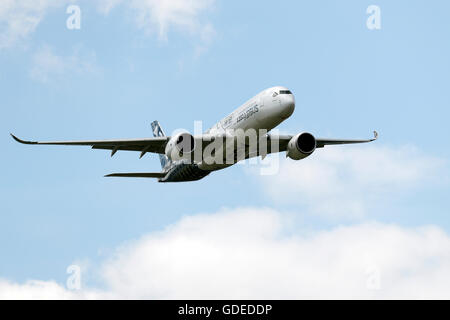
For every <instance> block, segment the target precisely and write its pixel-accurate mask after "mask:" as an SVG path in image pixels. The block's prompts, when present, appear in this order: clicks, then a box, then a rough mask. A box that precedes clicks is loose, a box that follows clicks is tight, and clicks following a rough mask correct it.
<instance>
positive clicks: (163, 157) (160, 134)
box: [152, 120, 170, 170]
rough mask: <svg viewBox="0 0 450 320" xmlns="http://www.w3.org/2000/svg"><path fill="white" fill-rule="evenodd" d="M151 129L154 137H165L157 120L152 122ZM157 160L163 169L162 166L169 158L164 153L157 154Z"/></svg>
mask: <svg viewBox="0 0 450 320" xmlns="http://www.w3.org/2000/svg"><path fill="white" fill-rule="evenodd" d="M152 131H153V136H154V137H165V136H166V135H165V134H164V131H163V129H162V128H161V126H160V125H159V121H158V120H155V121H153V122H152ZM159 161H161V168H162V169H163V170H164V167H165V166H166V165H167V164H168V163H169V161H170V160H169V158H167V156H166V155H165V154H159Z"/></svg>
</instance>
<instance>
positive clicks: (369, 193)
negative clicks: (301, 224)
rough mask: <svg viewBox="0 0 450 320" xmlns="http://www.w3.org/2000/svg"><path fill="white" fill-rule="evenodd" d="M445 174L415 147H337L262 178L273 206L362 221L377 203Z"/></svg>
mask: <svg viewBox="0 0 450 320" xmlns="http://www.w3.org/2000/svg"><path fill="white" fill-rule="evenodd" d="M444 169H445V168H444V161H443V160H442V159H439V158H436V157H434V156H431V155H427V154H426V153H424V152H421V151H420V150H418V149H417V148H415V147H413V146H401V147H398V148H395V147H386V146H357V147H351V146H347V147H345V148H343V147H339V146H335V147H325V148H324V149H318V150H316V152H315V153H314V154H313V155H312V156H310V157H309V158H306V159H304V160H301V161H293V160H290V159H287V160H282V161H281V163H280V168H279V171H278V172H277V174H276V175H271V176H261V177H260V179H262V180H263V184H262V185H264V188H263V189H264V191H265V192H267V193H268V194H269V195H270V196H271V197H272V198H273V199H275V200H277V201H280V202H283V203H293V204H301V205H305V206H306V208H307V209H308V211H309V210H311V211H312V212H315V213H318V214H322V215H327V216H334V217H339V218H342V217H343V216H345V217H349V218H361V217H363V216H364V215H365V214H366V213H367V211H368V209H369V208H370V207H371V206H372V205H373V204H375V203H376V202H377V201H379V200H380V198H383V199H384V201H386V200H390V199H392V198H393V197H394V196H395V197H397V196H401V195H403V194H405V193H407V192H408V191H411V190H414V189H415V188H416V187H418V186H419V185H422V184H423V183H426V182H427V181H433V180H437V179H439V177H440V175H441V174H442V172H443V171H442V170H444ZM255 173H256V171H255ZM390 195H392V197H390Z"/></svg>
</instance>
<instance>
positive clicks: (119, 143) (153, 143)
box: [11, 134, 170, 157]
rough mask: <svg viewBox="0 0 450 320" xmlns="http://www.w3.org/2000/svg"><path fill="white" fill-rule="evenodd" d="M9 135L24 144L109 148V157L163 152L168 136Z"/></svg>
mask: <svg viewBox="0 0 450 320" xmlns="http://www.w3.org/2000/svg"><path fill="white" fill-rule="evenodd" d="M11 136H12V137H13V138H14V140H16V141H17V142H20V143H24V144H42V145H65V146H91V147H92V149H106V150H111V157H112V156H113V155H114V154H115V153H116V152H117V151H119V150H121V151H122V150H126V151H140V152H141V157H142V156H143V155H144V154H145V153H146V152H152V153H159V154H164V149H165V147H166V144H167V142H168V141H169V139H170V137H155V138H144V139H122V140H85V141H83V140H81V141H26V140H22V139H19V138H17V137H16V136H15V135H13V134H11Z"/></svg>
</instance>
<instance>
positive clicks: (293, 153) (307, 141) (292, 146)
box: [286, 132, 316, 160]
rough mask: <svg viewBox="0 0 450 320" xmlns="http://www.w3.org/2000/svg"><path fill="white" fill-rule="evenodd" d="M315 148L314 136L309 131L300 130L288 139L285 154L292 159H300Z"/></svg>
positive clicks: (308, 154)
mask: <svg viewBox="0 0 450 320" xmlns="http://www.w3.org/2000/svg"><path fill="white" fill-rule="evenodd" d="M314 150H316V138H314V136H313V135H312V134H311V133H308V132H302V133H299V134H297V135H295V136H293V137H292V138H291V140H289V142H288V145H287V149H286V156H287V157H289V158H291V159H293V160H301V159H304V158H306V157H308V156H310V155H311V154H312V153H313V152H314Z"/></svg>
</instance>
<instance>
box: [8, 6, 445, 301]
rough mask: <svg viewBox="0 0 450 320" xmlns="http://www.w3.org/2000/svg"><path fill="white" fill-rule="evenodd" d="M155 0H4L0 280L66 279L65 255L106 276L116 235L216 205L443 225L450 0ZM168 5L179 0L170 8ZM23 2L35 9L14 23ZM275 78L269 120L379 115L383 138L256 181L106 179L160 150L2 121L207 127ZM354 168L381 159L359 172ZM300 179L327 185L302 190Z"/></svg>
mask: <svg viewBox="0 0 450 320" xmlns="http://www.w3.org/2000/svg"><path fill="white" fill-rule="evenodd" d="M69 3H75V4H76V5H78V6H79V7H80V9H81V29H80V30H69V29H67V28H66V19H67V18H68V16H69V15H68V14H66V8H67V6H68V5H69ZM161 3H162V2H161ZM165 3H167V7H166V9H165V10H166V11H164V10H162V9H161V8H160V6H159V5H158V3H157V2H155V1H144V0H142V1H140V0H137V1H134V2H130V3H129V2H121V1H108V0H104V1H72V2H70V1H66V2H64V1H50V0H49V1H43V2H42V4H41V5H40V7H38V8H36V7H34V5H35V4H34V2H33V1H17V2H8V1H6V2H4V4H2V5H0V33H1V34H2V36H1V37H0V40H1V41H0V87H1V88H2V89H1V110H2V117H1V118H0V123H1V127H2V128H3V134H2V135H0V141H1V144H2V150H3V153H2V155H3V156H2V157H1V160H0V161H1V167H2V168H3V173H2V183H1V185H0V187H1V193H0V194H1V202H0V203H1V205H0V208H1V210H0V212H1V223H0V253H1V263H0V278H2V279H5V280H6V281H9V282H11V283H18V284H23V283H25V282H26V281H28V280H30V279H40V280H43V281H51V280H54V281H56V283H58V284H59V285H61V286H64V284H65V281H66V278H67V273H66V268H67V266H69V265H71V264H73V263H80V264H83V266H86V268H87V270H88V271H86V272H84V273H83V275H84V278H83V283H84V284H85V285H86V286H89V287H103V286H105V283H104V282H105V281H104V280H102V279H101V277H98V274H97V271H95V270H97V269H98V268H100V267H99V266H100V265H103V264H104V261H105V260H106V261H108V259H111V256H113V255H114V252H115V251H116V248H117V247H120V246H122V245H123V244H124V243H129V242H130V241H134V240H136V239H140V238H141V237H143V236H145V235H149V234H150V235H152V234H153V235H154V234H157V232H162V230H166V229H165V228H167V227H168V226H170V225H177V223H179V222H180V221H184V220H183V219H184V218H186V217H188V216H192V217H193V219H201V217H202V215H199V214H205V215H206V216H208V215H212V216H214V215H215V214H217V212H221V210H225V211H226V210H229V211H233V210H237V211H238V212H241V211H239V210H241V208H253V209H254V210H256V211H258V209H261V210H262V211H263V210H274V211H275V212H277V214H278V213H281V215H282V216H283V217H284V216H285V215H288V216H289V217H290V218H289V219H291V220H290V223H289V224H288V225H287V228H286V229H287V230H283V231H282V232H280V234H279V236H281V237H283V236H287V234H297V235H298V234H300V235H302V234H304V233H308V234H309V233H312V234H317V233H320V232H327V231H329V230H331V231H330V232H333V230H336V229H335V228H338V227H342V226H349V227H351V226H359V225H361V224H362V225H364V224H365V223H377V224H381V225H383V226H384V225H387V226H389V225H395V226H397V227H398V228H399V229H401V230H403V229H402V228H406V229H405V230H416V229H414V228H421V227H423V226H429V225H432V226H434V227H436V228H439V230H441V231H442V232H443V233H444V234H445V235H447V234H448V233H449V232H450V219H449V218H448V214H449V213H450V210H449V204H448V201H447V197H448V190H449V184H448V183H449V179H448V178H449V176H448V172H449V171H448V159H449V157H450V153H449V152H450V151H449V148H448V142H447V138H448V137H449V136H450V129H449V126H448V125H447V122H448V119H449V116H450V113H449V108H448V106H449V105H450V91H449V90H448V88H449V83H450V81H449V80H450V79H449V77H450V60H449V59H448V57H449V56H450V43H449V41H448V39H449V36H450V24H449V22H448V12H449V9H450V6H449V3H448V2H447V1H395V2H393V1H381V0H377V1H320V2H319V1H310V2H304V1H303V2H300V1H278V2H276V3H274V2H272V1H245V2H242V1H239V2H238V1H219V0H216V1H213V0H209V1H207V0H204V1H203V0H196V1H192V2H191V3H190V5H191V6H188V5H186V3H187V2H183V1H181V2H180V1H168V2H165ZM177 3H178V8H179V10H178V11H177V10H175V9H171V6H172V5H175V4H177ZM180 3H181V5H180ZM113 4H115V5H113ZM371 4H375V5H378V6H379V7H380V8H381V29H380V30H368V28H367V27H366V20H367V18H368V14H366V9H367V7H368V6H369V5H371ZM2 6H3V7H2ZM185 7H186V8H185ZM108 8H109V10H107V9H108ZM158 10H160V11H158ZM161 10H162V11H161ZM17 12H19V13H21V14H19V15H18V14H16V13H17ZM161 12H162V13H161ZM27 17H32V18H34V20H33V21H35V24H33V25H31V26H29V25H26V24H23V25H22V24H19V27H17V28H19V30H16V29H12V28H11V27H9V26H11V25H13V22H14V21H15V20H14V19H19V21H22V22H23V21H25V20H24V19H25V18H27ZM20 28H22V29H20ZM274 85H284V86H286V87H288V88H290V89H291V91H293V93H294V94H295V98H296V110H295V113H294V114H293V116H292V117H291V118H289V119H288V120H287V121H286V122H284V123H283V124H281V125H280V129H281V130H283V131H286V132H290V133H296V132H300V131H303V130H305V131H309V132H311V133H313V134H314V135H316V136H327V137H335V138H340V137H342V138H358V137H361V138H364V137H369V136H370V135H371V132H372V130H373V129H376V130H378V132H379V134H380V139H379V141H377V142H376V143H374V144H373V146H349V147H345V146H344V147H332V148H330V149H326V150H320V151H319V152H317V154H314V155H313V156H312V157H311V158H309V159H305V160H304V161H299V162H289V163H288V164H286V162H282V163H283V165H282V166H281V168H280V170H283V168H286V170H293V171H289V172H292V173H296V174H298V180H300V181H305V183H304V184H300V185H299V184H298V181H295V179H293V178H295V176H292V175H279V176H278V177H270V176H269V177H264V178H261V177H260V176H259V175H258V174H255V172H256V171H257V168H256V169H255V168H249V167H248V166H247V167H246V166H235V167H232V168H229V169H227V170H223V171H219V172H215V173H213V174H211V175H210V176H208V177H207V178H205V179H203V180H201V181H198V182H195V183H181V184H158V183H156V182H155V181H153V180H145V179H143V180H139V179H136V180H135V179H106V178H103V175H104V174H107V173H111V172H120V171H123V172H127V171H131V172H133V171H136V172H139V171H156V170H159V169H160V166H159V160H158V157H157V156H156V155H150V154H147V155H146V156H145V157H144V158H143V159H140V160H139V154H138V153H127V152H118V153H117V154H116V155H115V156H114V157H113V158H110V156H109V153H108V152H106V151H99V150H95V151H93V150H90V149H89V148H85V147H72V148H70V147H51V146H42V147H33V146H24V145H20V144H17V143H15V142H14V141H13V140H12V139H11V138H10V136H9V134H8V133H9V132H13V133H15V134H17V135H18V136H19V137H23V138H26V139H40V140H64V139H69V140H71V139H111V138H134V137H136V138H138V137H147V136H151V130H150V122H151V121H153V120H155V119H158V120H159V121H160V122H161V125H162V126H163V128H164V130H165V131H166V133H170V132H172V131H173V130H175V129H178V128H185V129H187V130H190V131H192V130H193V122H194V121H195V120H202V121H203V123H204V129H207V128H208V127H209V126H210V125H212V124H214V123H215V122H216V121H217V120H219V119H220V118H222V117H223V116H225V115H227V114H228V113H229V112H230V111H232V110H233V109H235V108H236V107H238V106H239V105H240V104H241V103H243V102H245V101H246V100H247V99H248V98H250V97H252V96H253V95H255V94H256V93H258V92H259V91H261V90H263V89H265V88H267V87H271V86H274ZM336 148H339V150H337V149H336ZM328 150H329V151H330V154H331V156H327V155H326V153H327V151H328ZM346 150H348V152H350V154H352V155H353V156H352V157H350V158H349V157H348V153H346ZM398 150H401V151H398ZM346 154H347V155H346ZM377 155H380V158H377ZM283 157H284V155H283ZM327 157H328V158H327ZM352 159H353V160H354V159H357V160H355V161H353V162H352V161H351V160H352ZM358 159H359V160H360V161H361V162H358V161H359V160H358ZM365 160H367V164H365V163H364V162H363V161H365ZM315 163H317V166H319V167H316V165H315ZM349 163H350V164H349ZM365 165H367V167H368V168H371V167H370V166H374V167H376V170H370V169H369V171H370V172H372V173H373V176H370V177H365V178H360V175H361V174H362V175H364V170H361V168H360V167H362V168H364V166H365ZM284 166H286V167H284ZM293 166H296V167H293ZM320 166H322V167H320ZM335 166H338V168H337V169H336V167H335ZM297 167H299V168H300V169H299V168H297ZM301 168H304V169H301ZM341 168H343V169H342V170H343V171H339V170H341ZM387 168H389V170H388V169H387ZM310 169H311V170H310ZM344 169H345V170H344ZM255 170H256V171H255ZM296 170H303V171H296ZM309 170H310V171H309ZM330 170H331V171H330ZM333 170H337V171H336V172H335V171H333ZM377 170H378V171H377ZM402 170H404V172H403V171H402ZM325 171H326V172H328V173H329V172H332V173H330V174H328V175H327V174H325V175H324V176H322V175H321V174H322V173H323V172H325ZM286 172H287V171H286ZM308 172H313V174H312V177H311V176H310V175H308ZM314 173H319V176H318V178H317V179H316V176H314ZM334 173H337V174H334ZM283 177H285V178H286V180H283ZM302 177H303V178H305V179H304V180H301V178H302ZM306 177H307V178H306ZM320 177H325V178H328V179H325V180H320ZM377 177H378V179H376V178H377ZM331 178H332V179H333V181H334V183H335V184H334V185H332V186H331V185H330V183H329V181H330V179H331ZM308 179H310V180H308ZM306 181H307V182H308V183H311V185H313V186H312V188H316V189H317V190H320V189H324V190H328V193H324V196H323V197H320V193H317V192H316V193H313V192H309V191H308V184H307V183H306ZM317 184H318V185H317ZM277 188H278V191H277V190H274V189H277ZM346 188H347V189H346ZM337 189H339V191H337ZM346 190H347V191H348V192H345V191H346ZM285 191H286V192H285ZM280 193H281V194H280ZM283 194H285V195H287V194H289V199H283ZM372 195H373V197H371V196H372ZM286 197H287V196H286ZM343 197H345V199H344V200H343V201H342V202H343V203H344V204H347V203H357V204H358V208H360V209H358V210H357V211H358V214H357V215H356V217H355V216H354V215H347V214H345V212H348V211H349V210H348V207H346V206H343V207H342V208H340V207H339V205H337V206H336V205H335V204H336V203H337V202H341V200H340V199H342V198H343ZM317 202H320V203H322V204H324V205H326V204H329V206H325V209H324V208H322V207H321V208H316V207H315V205H314V203H317ZM360 205H361V207H360ZM331 207H332V208H337V207H339V208H340V209H336V210H334V209H333V210H329V208H331ZM224 208H225V209H224ZM327 208H328V209H327ZM253 209H252V210H253ZM342 212H344V213H342ZM270 214H271V213H270ZM270 214H269V216H270ZM262 216H263V217H267V215H266V216H264V215H262ZM199 217H200V218H199ZM251 217H252V219H258V218H257V216H255V215H251ZM283 219H284V218H283ZM196 221H197V220H196ZM237 221H240V220H239V219H237ZM246 221H247V220H246ZM283 221H284V220H283ZM250 225H251V224H250ZM441 258H442V257H441ZM224 259H225V258H224ZM442 259H443V260H445V261H447V259H448V257H447V256H445V259H444V258H442ZM88 266H89V267H88ZM109 285H110V284H109ZM106 286H108V284H106ZM180 292H182V290H180ZM445 294H447V297H448V292H446V293H445ZM153 296H156V297H158V294H157V293H154V295H153ZM294 296H295V294H294ZM312 296H314V294H312ZM350 296H351V295H350Z"/></svg>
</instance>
